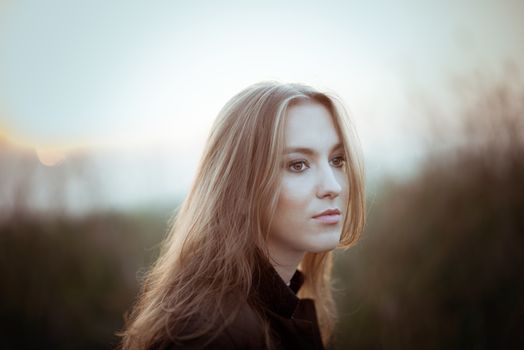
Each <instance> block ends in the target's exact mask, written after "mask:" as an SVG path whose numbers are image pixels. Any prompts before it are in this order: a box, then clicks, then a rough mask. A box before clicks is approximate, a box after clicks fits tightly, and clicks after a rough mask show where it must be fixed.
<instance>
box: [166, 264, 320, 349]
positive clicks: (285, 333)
mask: <svg viewBox="0 0 524 350" xmlns="http://www.w3.org/2000/svg"><path fill="white" fill-rule="evenodd" d="M303 282H304V275H303V274H302V272H300V271H299V270H297V271H296V272H295V274H294V275H293V277H292V278H291V281H290V286H289V287H288V286H287V285H286V284H285V283H284V281H283V280H282V279H281V278H280V276H279V275H278V273H277V271H276V270H275V269H274V268H273V266H271V265H263V268H262V269H261V271H260V273H257V274H255V275H254V280H253V285H254V289H253V290H254V294H253V297H254V298H255V300H257V303H258V304H259V305H261V307H262V310H263V312H264V314H265V317H266V318H267V319H268V320H269V324H270V327H271V332H272V334H273V337H272V340H273V342H274V349H276V350H280V349H304V350H307V349H315V350H322V349H324V347H323V345H322V340H321V336H320V330H319V327H318V322H317V314H316V310H315V304H314V301H313V300H312V299H299V298H298V297H297V296H296V293H297V292H298V290H299V289H300V287H301V286H302V284H303ZM208 340H209V339H197V340H195V341H191V342H189V343H185V344H183V345H175V344H173V343H169V344H165V345H164V346H161V347H160V348H161V349H170V350H175V349H182V350H188V349H191V350H196V349H224V350H227V349H238V350H241V349H246V350H247V349H265V348H266V346H265V345H264V344H265V343H264V331H263V328H262V325H261V323H260V321H259V318H258V317H257V314H256V313H255V312H254V310H253V308H252V307H250V306H248V305H247V304H246V305H244V306H242V308H241V309H240V312H239V314H238V316H237V317H236V319H235V320H234V322H233V323H231V324H230V325H229V326H228V327H227V328H226V329H225V330H224V331H223V332H221V333H220V334H219V335H218V337H216V338H214V339H213V340H212V341H211V342H210V343H208V344H204V343H206V342H207V341H208Z"/></svg>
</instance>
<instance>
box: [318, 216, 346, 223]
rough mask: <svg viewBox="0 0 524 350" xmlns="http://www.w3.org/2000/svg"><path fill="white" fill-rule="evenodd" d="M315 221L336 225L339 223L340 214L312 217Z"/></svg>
mask: <svg viewBox="0 0 524 350" xmlns="http://www.w3.org/2000/svg"><path fill="white" fill-rule="evenodd" d="M314 219H315V220H318V221H320V222H321V223H323V224H337V223H338V222H339V221H340V214H329V215H321V216H316V217H314Z"/></svg>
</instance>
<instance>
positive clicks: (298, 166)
mask: <svg viewBox="0 0 524 350" xmlns="http://www.w3.org/2000/svg"><path fill="white" fill-rule="evenodd" d="M289 167H290V169H291V170H292V171H294V172H301V171H303V170H305V169H306V168H308V166H307V164H306V162H305V161H304V160H300V161H298V162H293V163H291V164H290V165H289Z"/></svg>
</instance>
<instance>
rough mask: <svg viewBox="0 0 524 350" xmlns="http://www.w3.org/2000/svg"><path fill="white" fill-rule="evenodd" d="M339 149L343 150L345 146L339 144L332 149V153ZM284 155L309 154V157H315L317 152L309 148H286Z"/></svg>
mask: <svg viewBox="0 0 524 350" xmlns="http://www.w3.org/2000/svg"><path fill="white" fill-rule="evenodd" d="M339 148H343V145H342V143H340V142H339V143H337V144H336V145H334V146H333V147H331V152H333V151H335V150H337V149H339ZM284 153H285V154H289V153H304V154H307V155H314V154H316V151H315V150H314V149H311V148H307V147H289V148H286V149H285V150H284Z"/></svg>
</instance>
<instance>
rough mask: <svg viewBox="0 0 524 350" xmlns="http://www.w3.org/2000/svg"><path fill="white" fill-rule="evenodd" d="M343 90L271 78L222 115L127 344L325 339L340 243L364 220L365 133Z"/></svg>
mask: <svg viewBox="0 0 524 350" xmlns="http://www.w3.org/2000/svg"><path fill="white" fill-rule="evenodd" d="M348 118H349V117H348V115H347V113H346V111H345V109H344V107H343V105H342V103H341V102H340V100H339V99H338V98H336V97H335V96H333V95H332V94H327V93H322V92H319V91H317V90H315V89H313V88H312V87H309V86H305V85H301V84H282V83H277V82H261V83H257V84H254V85H252V86H249V87H248V88H246V89H245V90H243V91H241V92H240V93H238V94H237V95H236V96H234V97H233V98H232V99H231V100H230V101H229V102H228V103H227V104H226V105H225V107H224V108H223V109H222V110H221V112H220V113H219V116H218V118H217V120H216V121H215V123H214V125H213V126H212V130H211V133H210V135H209V138H208V141H207V144H206V147H205V150H204V154H203V157H202V158H201V161H200V164H199V166H198V171H197V174H196V177H195V179H194V182H193V184H192V186H191V188H190V191H189V194H188V196H187V198H186V199H185V200H184V202H183V203H182V204H181V206H180V208H179V211H178V213H177V214H176V217H175V218H174V220H173V221H172V223H171V225H170V232H169V235H168V237H167V239H166V241H165V242H164V243H163V246H162V249H161V253H160V256H159V258H158V260H157V261H156V263H155V264H154V266H153V267H152V269H151V270H150V271H149V273H148V275H147V276H146V279H145V281H144V283H143V289H142V291H141V294H140V296H139V299H138V301H137V303H136V305H135V306H134V308H133V310H132V313H131V314H130V317H129V319H128V320H127V324H126V329H125V330H124V331H123V332H122V333H121V335H122V337H123V339H122V348H123V349H322V348H323V347H324V346H325V345H326V344H327V342H328V340H329V338H330V335H331V332H332V329H333V326H334V322H335V317H336V312H335V306H334V303H333V298H332V292H331V285H330V278H331V267H332V252H331V251H332V250H333V249H334V248H336V247H339V248H348V247H350V246H352V245H353V243H354V242H356V240H357V239H358V237H359V235H360V233H361V231H362V229H363V226H364V214H365V213H364V183H363V174H362V167H361V165H360V158H359V157H358V156H357V155H358V153H357V152H356V150H357V148H356V147H357V138H356V135H355V134H354V133H353V131H352V130H353V129H352V127H351V124H350V122H349V119H348Z"/></svg>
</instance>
